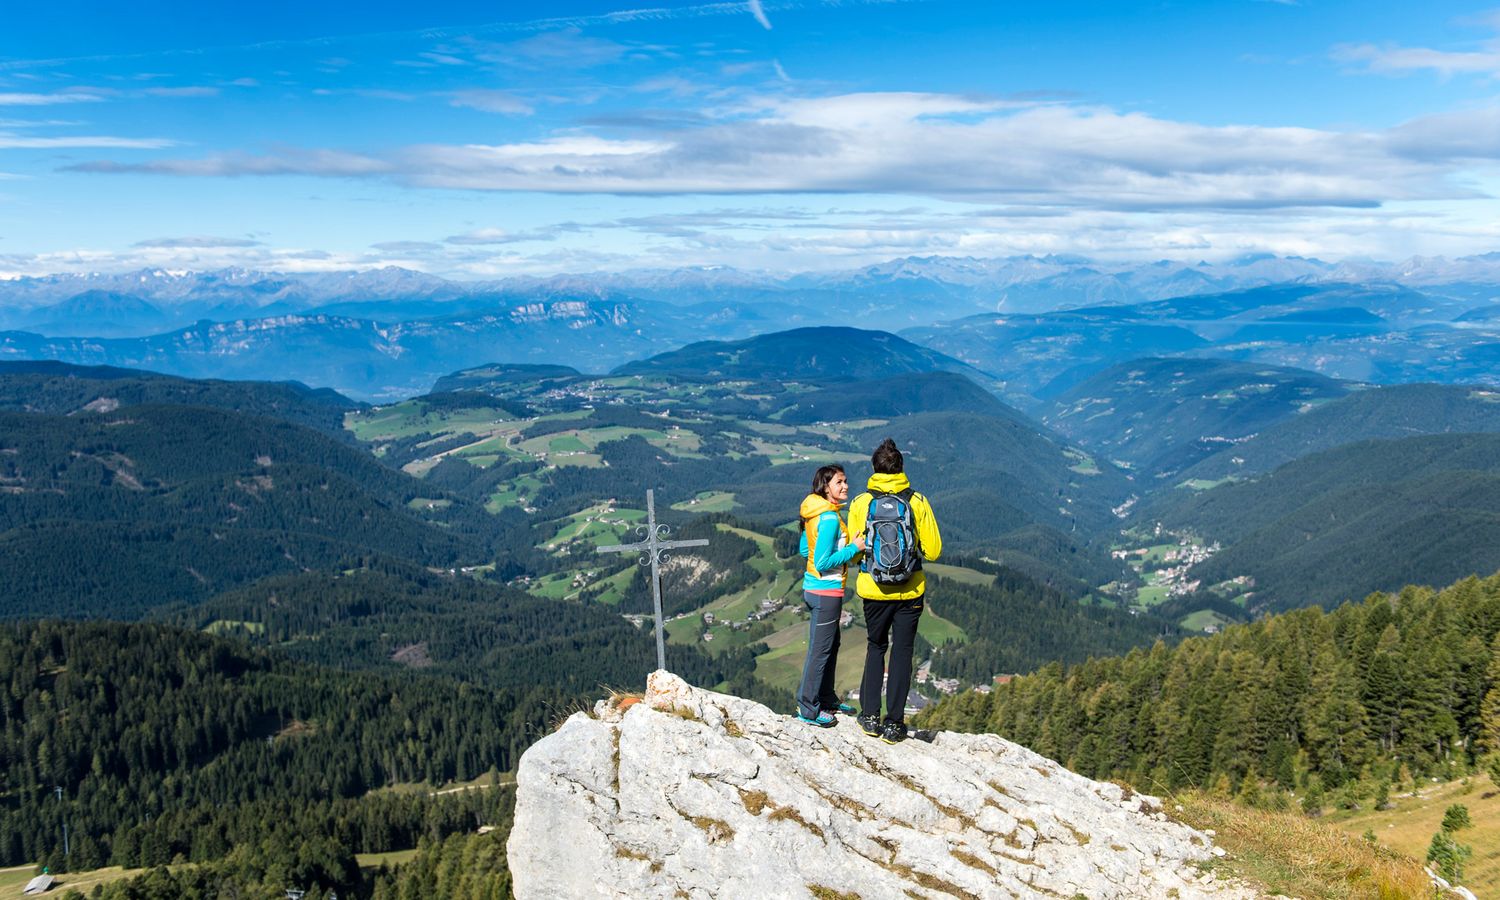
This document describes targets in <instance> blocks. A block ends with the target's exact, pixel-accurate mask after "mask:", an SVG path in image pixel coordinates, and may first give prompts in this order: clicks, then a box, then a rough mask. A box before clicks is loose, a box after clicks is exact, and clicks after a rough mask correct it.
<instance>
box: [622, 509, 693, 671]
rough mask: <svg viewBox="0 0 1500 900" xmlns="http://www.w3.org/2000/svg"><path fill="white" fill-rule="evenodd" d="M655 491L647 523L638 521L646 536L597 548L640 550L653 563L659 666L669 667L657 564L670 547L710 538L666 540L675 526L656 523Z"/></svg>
mask: <svg viewBox="0 0 1500 900" xmlns="http://www.w3.org/2000/svg"><path fill="white" fill-rule="evenodd" d="M655 494H656V492H655V491H653V490H651V489H650V488H647V489H646V524H644V525H637V526H636V527H635V530H636V532H637V533H639V534H642V535H644V537H643V539H642V540H640V541H637V542H636V543H634V544H611V545H610V546H608V547H599V548H597V549H598V551H599V552H600V553H637V552H639V553H640V554H641V565H643V566H644V565H648V564H649V565H650V566H651V600H652V602H653V603H654V604H655V608H656V667H657V668H658V669H665V668H666V667H667V643H666V638H665V637H663V634H664V633H665V628H666V626H665V625H664V624H663V622H662V615H661V573H660V571H659V570H658V566H659V565H660V563H661V560H662V559H663V557H665V556H666V552H667V551H668V550H678V549H681V548H682V547H706V546H708V539H707V538H698V539H696V540H691V541H669V540H666V536H667V532H669V531H671V530H672V529H671V528H669V527H668V526H666V525H658V524H656V496H655Z"/></svg>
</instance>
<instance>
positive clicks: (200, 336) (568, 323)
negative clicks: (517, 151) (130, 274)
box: [0, 301, 739, 399]
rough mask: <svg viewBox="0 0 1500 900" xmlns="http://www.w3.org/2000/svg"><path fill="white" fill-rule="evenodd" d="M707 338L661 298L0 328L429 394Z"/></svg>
mask: <svg viewBox="0 0 1500 900" xmlns="http://www.w3.org/2000/svg"><path fill="white" fill-rule="evenodd" d="M736 327H739V326H736V325H732V324H731V325H726V326H725V328H726V330H732V329H733V328H736ZM701 333H702V321H701V317H699V316H695V315H692V314H690V313H684V312H682V311H680V310H670V309H666V308H663V307H661V306H660V305H645V304H629V305H627V304H611V303H595V302H585V301H559V302H556V303H551V304H545V303H527V304H522V305H520V306H516V307H512V308H510V309H507V310H500V311H491V312H480V313H475V314H473V315H459V316H452V317H448V318H442V319H418V320H413V321H409V322H401V323H396V324H393V325H384V324H381V323H378V322H372V321H370V320H367V319H349V318H342V317H337V316H321V315H320V316H280V317H273V318H267V319H249V320H241V321H235V322H225V323H214V322H200V323H198V324H196V325H193V326H191V327H188V328H184V329H180V330H178V331H175V332H170V333H167V334H161V335H154V336H151V337H144V338H120V339H106V340H92V339H90V340H85V339H81V338H48V337H43V336H41V335H35V334H29V333H24V332H0V360H4V359H11V360H15V359H57V360H63V361H66V362H72V363H78V364H84V365H114V366H129V367H143V368H151V369H155V370H159V371H164V372H169V373H171V374H176V375H185V376H190V377H228V378H245V379H271V378H276V379H284V378H291V379H295V380H297V381H301V382H304V383H307V384H313V385H319V386H328V387H332V388H334V389H336V390H339V391H340V392H342V393H345V394H347V395H349V396H352V397H357V398H364V399H369V398H376V397H392V396H409V395H412V394H416V393H421V392H423V391H425V390H426V389H427V388H428V387H429V386H430V385H431V384H432V383H433V381H434V380H435V379H437V378H439V377H441V376H442V375H444V374H447V373H449V372H452V371H453V370H454V369H455V368H465V367H469V366H475V365H481V364H485V363H492V362H537V363H544V362H545V363H550V362H554V361H557V360H575V359H576V360H587V361H589V363H590V364H591V366H597V367H598V368H600V369H604V368H608V367H609V366H613V365H618V364H619V363H622V362H625V361H626V360H629V359H632V358H636V357H640V356H645V355H648V354H650V353H653V352H656V351H659V350H662V349H666V348H668V347H673V346H678V345H680V344H681V342H682V341H683V340H684V339H686V338H687V337H688V336H690V335H693V334H701Z"/></svg>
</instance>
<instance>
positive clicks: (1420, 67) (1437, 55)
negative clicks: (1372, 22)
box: [1330, 12, 1500, 78]
mask: <svg viewBox="0 0 1500 900" xmlns="http://www.w3.org/2000/svg"><path fill="white" fill-rule="evenodd" d="M1464 24H1468V25H1473V26H1477V27H1481V28H1488V29H1490V30H1491V31H1492V32H1500V12H1490V13H1488V14H1486V15H1481V16H1477V17H1473V18H1470V19H1467V20H1465V21H1464ZM1477 47H1478V49H1472V50H1467V49H1466V50H1437V49H1434V48H1431V47H1400V46H1395V45H1390V44H1387V45H1383V46H1380V45H1376V44H1339V45H1336V46H1335V47H1334V48H1333V49H1332V51H1330V55H1331V56H1332V57H1333V58H1334V59H1335V60H1338V61H1339V62H1347V63H1363V64H1364V70H1363V71H1365V72H1372V73H1380V74H1385V75H1405V74H1407V73H1410V72H1421V71H1432V72H1436V73H1437V74H1438V75H1440V76H1442V77H1443V78H1451V77H1453V76H1454V75H1487V76H1490V77H1495V76H1500V34H1497V35H1494V36H1491V37H1489V38H1487V39H1485V40H1482V41H1479V42H1477Z"/></svg>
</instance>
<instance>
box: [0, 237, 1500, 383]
mask: <svg viewBox="0 0 1500 900" xmlns="http://www.w3.org/2000/svg"><path fill="white" fill-rule="evenodd" d="M1497 297H1500V254H1493V255H1486V256H1483V257H1467V258H1464V259H1459V260H1442V259H1413V260H1408V261H1406V262H1404V263H1402V264H1399V265H1383V264H1373V263H1370V264H1366V263H1359V264H1353V263H1343V264H1332V263H1327V262H1323V261H1320V260H1311V259H1301V258H1296V257H1290V258H1282V257H1272V256H1247V257H1243V258H1241V259H1238V260H1233V261H1230V262H1225V263H1213V264H1210V263H1196V264H1184V263H1175V262H1168V261H1161V262H1157V263H1151V264H1144V265H1124V264H1113V265H1106V264H1103V263H1099V262H1096V261H1091V260H1087V259H1082V258H1077V257H1062V256H1047V257H1030V256H1027V257H1010V258H1006V259H959V258H948V257H929V258H916V257H912V258H906V259H899V260H892V261H890V262H888V263H883V264H880V265H875V266H868V267H865V268H862V269H856V270H847V271H840V272H825V273H801V274H792V275H785V274H770V273H761V272H745V271H741V270H736V269H731V268H723V267H719V268H682V269H671V270H640V271H631V272H622V273H598V274H587V275H558V276H553V277H548V278H537V277H515V278H509V279H503V280H497V281H488V282H454V281H447V280H445V279H441V278H437V277H434V276H429V275H425V274H422V273H418V272H411V271H407V270H404V269H398V268H386V269H378V270H372V271H365V272H341V273H321V274H311V275H309V274H286V273H272V272H255V271H248V270H239V269H227V270H222V271H217V272H207V273H173V272H166V271H161V270H154V271H142V272H135V273H131V274H128V275H58V276H49V277H46V278H22V279H14V280H10V281H3V282H0V328H9V329H11V330H9V331H3V330H0V360H4V359H11V360H19V359H57V360H62V361H66V362H72V363H78V364H85V365H114V366H124V367H139V368H148V369H153V370H158V371H165V372H170V373H173V374H178V375H184V376H191V377H236V378H256V379H284V378H291V379H296V380H299V381H302V382H304V383H306V384H309V385H313V386H317V387H332V388H335V389H337V390H339V391H341V392H344V393H346V394H348V395H349V396H352V397H355V398H358V399H365V400H388V399H392V398H395V397H401V396H411V395H414V394H419V393H422V392H424V391H427V390H429V389H431V387H432V385H433V384H434V382H435V381H436V379H438V378H439V377H441V376H443V375H445V374H447V373H450V372H453V371H455V370H461V369H470V368H475V367H480V366H484V365H486V364H491V363H500V364H516V363H526V364H566V365H569V366H572V367H573V368H576V369H578V370H580V371H585V372H606V371H609V370H611V369H614V368H616V367H618V366H622V365H625V364H627V363H630V362H632V361H634V360H640V359H643V358H645V357H648V356H651V355H653V354H657V353H661V352H663V351H668V350H672V349H674V348H680V347H683V346H684V345H685V344H688V343H689V342H691V341H702V340H705V339H706V340H713V341H734V340H737V339H743V338H747V337H749V336H752V335H756V334H764V333H769V332H777V331H784V330H788V329H796V328H799V327H817V326H845V327H853V328H858V329H862V330H866V331H881V332H896V333H899V334H900V335H901V336H902V337H903V338H904V339H906V340H907V341H909V342H911V343H912V344H916V345H920V346H922V347H924V348H927V349H929V350H932V351H936V352H938V353H941V354H944V355H946V356H948V357H952V358H953V359H954V360H956V361H959V362H961V363H963V364H966V366H967V367H969V373H968V374H970V375H971V377H974V376H975V372H976V370H977V372H978V373H983V374H982V375H979V376H978V378H979V379H980V380H984V381H987V382H988V383H989V384H992V385H997V386H999V387H1000V390H1001V392H1002V393H1003V395H1004V396H1005V398H1006V400H1007V401H1008V402H1010V403H1012V404H1014V405H1018V406H1021V407H1023V408H1027V409H1029V410H1031V411H1032V412H1034V413H1040V412H1043V411H1044V406H1045V404H1046V403H1048V402H1050V401H1051V400H1052V399H1054V398H1056V397H1058V396H1061V395H1063V394H1065V393H1067V392H1068V391H1070V390H1072V389H1074V388H1075V387H1077V386H1078V385H1080V384H1081V383H1083V382H1085V381H1087V380H1088V379H1089V378H1091V377H1093V376H1094V375H1096V374H1098V373H1100V372H1102V371H1104V370H1106V369H1108V368H1110V367H1111V366H1113V365H1118V364H1120V363H1122V362H1125V361H1128V360H1131V359H1137V358H1141V357H1184V356H1195V357H1213V358H1222V359H1232V360H1237V361H1242V362H1245V363H1248V364H1252V365H1274V366H1285V367H1294V368H1299V369H1306V370H1309V371H1313V372H1318V373H1320V374H1323V375H1325V376H1328V377H1331V378H1335V379H1339V380H1348V381H1363V382H1373V383H1397V382H1409V381H1433V380H1436V381H1443V382H1472V381H1486V380H1489V379H1491V377H1492V376H1491V373H1492V372H1494V371H1496V367H1497V365H1500V318H1497V317H1496V316H1495V314H1494V313H1495V309H1496V306H1497V304H1496V302H1495V301H1496V298H1497ZM852 362H854V361H852V360H851V363H852ZM716 371H717V370H716Z"/></svg>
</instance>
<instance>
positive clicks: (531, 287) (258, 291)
mask: <svg viewBox="0 0 1500 900" xmlns="http://www.w3.org/2000/svg"><path fill="white" fill-rule="evenodd" d="M1285 283H1305V284H1336V283H1383V284H1393V285H1401V286H1405V287H1408V288H1413V289H1421V290H1423V291H1425V292H1427V293H1431V294H1435V295H1440V296H1449V297H1453V298H1455V299H1461V300H1464V301H1467V302H1468V304H1469V305H1470V306H1480V305H1484V304H1486V303H1489V302H1492V301H1494V300H1495V299H1497V298H1500V287H1497V286H1500V253H1490V254H1485V255H1482V256H1471V257H1462V258H1458V259H1451V260H1450V259H1447V258H1444V257H1412V258H1411V259H1407V260H1403V261H1401V262H1396V263H1377V262H1355V261H1351V262H1343V263H1330V262H1325V261H1323V260H1318V259H1307V258H1302V257H1295V256H1292V257H1278V256H1273V255H1270V254H1250V255H1246V256H1242V257H1239V258H1237V259H1233V260H1228V261H1225V262H1218V263H1209V262H1203V261H1200V262H1196V263H1184V262H1175V261H1171V260H1158V261H1156V262H1151V263H1106V262H1101V261H1098V260H1091V259H1087V258H1085V257H1079V256H1062V255H1049V256H1040V257H1038V256H1011V257H1003V258H975V257H947V256H929V257H905V258H900V259H892V260H889V261H887V262H884V263H879V264H876V265H871V266H865V267H863V268H859V269H845V270H835V271H828V272H802V273H776V272H764V271H745V270H741V269H735V268H731V267H728V266H697V267H684V268H677V269H636V270H628V271H623V272H595V273H579V274H561V275H552V276H516V277H511V278H504V279H495V280H489V281H450V280H448V279H444V278H439V277H437V276H434V275H427V274H425V273H422V272H414V271H411V270H409V269H402V268H399V267H395V266H388V267H385V268H382V269H371V270H365V271H357V272H316V273H288V272H266V271H257V270H251V269H239V268H231V269H220V270H216V271H208V272H180V271H168V270H164V269H143V270H140V271H136V272H128V273H115V274H104V273H87V274H84V273H70V274H59V275H48V276H42V277H26V278H16V279H11V280H7V281H0V323H3V324H4V325H5V326H6V327H11V328H17V327H24V326H25V325H26V324H27V323H28V322H30V323H36V324H41V323H45V322H48V321H51V320H53V319H56V318H58V316H60V315H62V314H64V313H66V312H68V311H69V310H68V309H66V308H63V307H61V306H60V304H63V303H66V302H67V301H69V300H72V299H73V298H76V297H78V296H80V295H84V294H93V295H96V296H99V295H110V296H113V297H114V298H116V299H115V300H114V301H113V302H115V303H116V304H124V303H126V302H127V300H126V298H128V300H129V302H131V303H141V302H144V303H146V304H149V305H150V306H151V307H154V309H155V310H156V311H157V312H159V313H162V314H165V315H168V316H169V317H172V318H174V319H175V320H176V321H177V322H179V323H180V324H187V323H189V322H193V321H196V320H197V319H199V318H207V319H212V320H214V321H226V320H230V319H237V318H244V317H246V316H249V315H254V314H261V315H279V314H285V313H293V312H309V311H313V310H318V311H321V312H327V313H330V314H342V315H352V316H355V317H361V318H364V317H368V318H374V319H376V320H378V321H392V320H393V319H395V318H399V319H405V318H411V317H412V316H411V313H412V312H413V311H412V310H404V311H402V312H401V313H400V314H399V315H397V316H394V317H393V316H389V315H379V314H376V309H368V308H360V309H354V308H352V307H350V306H345V307H344V308H342V309H340V308H337V307H339V306H340V305H358V304H376V306H377V307H378V305H379V304H383V303H389V302H392V301H403V302H409V301H425V302H426V303H429V304H432V305H433V306H432V307H431V308H429V309H428V310H427V311H426V314H428V315H445V314H451V313H452V312H453V311H455V310H453V309H449V310H447V311H446V312H443V311H438V308H439V307H440V306H441V305H442V304H447V303H455V304H459V305H460V307H463V306H464V304H465V303H467V302H468V301H472V300H474V299H476V298H477V299H479V300H480V301H481V302H489V303H491V304H492V305H493V302H495V301H499V302H504V301H506V300H513V299H517V298H522V297H524V298H531V299H536V300H549V299H558V298H573V299H594V300H618V299H623V298H635V299H641V300H656V301H661V302H666V303H675V304H688V305H691V304H694V303H701V302H718V303H723V302H734V303H743V302H749V303H757V304H766V303H774V302H777V301H778V300H779V301H782V302H785V303H787V304H788V305H791V306H797V307H805V306H808V305H814V306H816V305H819V304H818V301H820V300H821V301H822V302H823V304H825V305H826V304H828V303H832V304H834V305H835V306H838V307H839V308H840V311H841V312H844V313H848V312H854V311H857V309H858V308H859V306H860V305H861V304H859V303H855V304H853V305H852V306H850V305H849V304H848V302H847V301H848V299H849V298H850V297H861V298H867V299H868V298H874V299H875V301H876V302H875V308H878V307H880V306H881V305H889V304H891V303H893V302H896V301H914V300H924V301H926V302H928V303H929V304H930V306H931V308H929V309H926V310H920V311H917V312H918V315H917V316H916V318H917V319H919V320H921V319H926V320H928V321H930V320H931V318H932V316H931V314H932V313H938V314H940V315H943V316H953V315H962V314H963V313H965V312H977V311H980V310H987V311H991V312H997V311H1003V312H1011V313H1020V312H1045V311H1048V310H1053V309H1059V308H1066V307H1078V306H1097V305H1126V304H1137V303H1144V302H1150V301H1153V300H1165V299H1170V298H1174V297H1185V296H1192V295H1197V294H1210V293H1222V292H1228V291H1235V290H1242V289H1245V288H1251V287H1264V286H1266V285H1272V284H1285ZM864 305H865V306H868V305H869V304H868V303H865V304H864ZM49 308H51V309H52V310H53V311H52V312H50V313H48V312H46V310H48V309H49ZM468 308H473V307H472V306H470V307H468ZM140 312H141V313H143V314H146V315H150V314H151V311H150V310H147V309H145V308H142V309H141V310H140ZM39 314H40V316H39ZM849 324H861V323H857V322H850V323H849ZM866 324H867V327H868V323H866ZM890 324H894V323H890ZM890 324H888V326H887V327H890ZM43 333H51V332H45V331H44V332H43Z"/></svg>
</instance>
